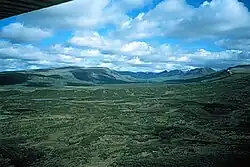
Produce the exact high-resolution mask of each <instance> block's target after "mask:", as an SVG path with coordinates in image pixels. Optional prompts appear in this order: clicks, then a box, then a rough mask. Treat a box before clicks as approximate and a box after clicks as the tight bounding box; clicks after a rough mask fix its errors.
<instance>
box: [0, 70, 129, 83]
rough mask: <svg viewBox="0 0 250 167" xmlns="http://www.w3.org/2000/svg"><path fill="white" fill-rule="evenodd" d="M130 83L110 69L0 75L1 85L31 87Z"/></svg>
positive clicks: (36, 71)
mask: <svg viewBox="0 0 250 167" xmlns="http://www.w3.org/2000/svg"><path fill="white" fill-rule="evenodd" d="M130 82H133V80H131V79H129V78H127V77H124V76H122V75H120V74H118V73H116V72H115V71H113V70H110V69H108V68H81V67H64V68H54V69H39V70H31V71H18V72H2V73H0V85H16V84H19V85H23V86H31V87H32V86H34V87H50V86H91V85H96V84H120V83H130Z"/></svg>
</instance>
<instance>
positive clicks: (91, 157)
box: [0, 67, 250, 167]
mask: <svg viewBox="0 0 250 167" xmlns="http://www.w3.org/2000/svg"><path fill="white" fill-rule="evenodd" d="M231 70H232V71H233V74H232V75H228V74H227V73H225V72H218V73H214V74H210V75H208V76H204V77H203V79H194V80H185V81H184V80H183V83H181V81H180V80H178V82H176V83H181V84H167V83H168V82H160V83H130V84H112V85H96V86H86V85H85V86H81V85H71V86H58V87H46V86H44V85H43V86H37V85H32V86H26V83H25V85H21V86H20V85H10V84H8V86H2V87H0V166H6V167H7V166H11V165H12V166H17V167H23V166H28V167H39V166H41V167H50V166H58V167H59V166H60V167H75V166H84V167H85V166H86V167H104V166H111V167H141V166H143V167H152V166H155V167H157V166H158V167H162V166H166V167H176V166H181V167H190V166H191V167H203V166H204V167H214V166H241V167H242V166H249V165H250V111H249V110H250V97H249V94H250V73H249V68H247V70H245V67H240V68H232V69H231ZM5 77H6V75H5ZM54 77H55V76H54ZM102 79H103V78H102ZM11 81H13V80H11ZM113 81H114V80H113ZM73 83H76V82H75V81H74V82H73ZM169 83H174V82H173V81H169Z"/></svg>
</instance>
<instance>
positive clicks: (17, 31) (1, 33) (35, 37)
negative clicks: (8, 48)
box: [0, 23, 52, 42]
mask: <svg viewBox="0 0 250 167" xmlns="http://www.w3.org/2000/svg"><path fill="white" fill-rule="evenodd" d="M50 36H52V32H51V31H48V30H42V29H40V28H35V27H26V26H24V25H23V24H21V23H11V24H9V25H7V26H4V27H2V29H1V30H0V37H1V38H5V39H8V40H11V41H14V42H34V41H40V40H42V39H44V38H48V37H50Z"/></svg>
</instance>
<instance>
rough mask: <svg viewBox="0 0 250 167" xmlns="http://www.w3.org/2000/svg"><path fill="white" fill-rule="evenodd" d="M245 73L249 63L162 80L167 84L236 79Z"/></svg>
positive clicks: (249, 70) (249, 68) (247, 71)
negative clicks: (195, 75)
mask: <svg viewBox="0 0 250 167" xmlns="http://www.w3.org/2000/svg"><path fill="white" fill-rule="evenodd" d="M245 75H250V65H239V66H235V67H230V68H228V69H226V70H222V71H218V72H216V73H212V74H208V75H205V76H202V77H196V78H190V79H177V80H166V81H164V82H165V83H169V84H179V83H194V82H212V81H219V80H223V79H229V80H231V79H236V78H240V77H241V76H245Z"/></svg>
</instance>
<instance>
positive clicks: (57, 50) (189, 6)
mask: <svg viewBox="0 0 250 167" xmlns="http://www.w3.org/2000/svg"><path fill="white" fill-rule="evenodd" d="M249 9H250V2H249V0H210V1H204V0H74V1H72V2H69V3H65V4H61V5H58V6H53V7H50V8H46V9H42V10H39V11H35V12H31V13H27V14H23V15H19V16H16V17H12V18H8V19H5V20H1V21H0V71H7V70H22V69H36V68H48V67H61V66H72V65H74V66H85V67H90V66H91V67H93V66H95V67H108V68H111V69H115V70H130V71H162V70H171V69H182V70H186V69H191V68H196V67H212V68H215V69H222V68H226V67H229V66H234V65H238V64H250V11H249Z"/></svg>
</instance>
